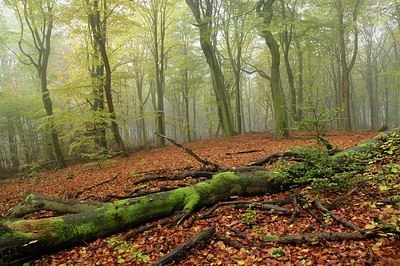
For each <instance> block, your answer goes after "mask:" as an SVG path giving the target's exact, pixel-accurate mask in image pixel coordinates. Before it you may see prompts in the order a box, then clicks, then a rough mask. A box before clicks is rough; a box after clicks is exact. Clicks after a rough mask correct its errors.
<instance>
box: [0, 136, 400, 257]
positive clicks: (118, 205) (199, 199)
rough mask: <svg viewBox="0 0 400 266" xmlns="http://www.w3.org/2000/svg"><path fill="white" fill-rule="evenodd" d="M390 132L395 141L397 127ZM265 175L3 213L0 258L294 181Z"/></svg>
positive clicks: (384, 142) (227, 176) (227, 175)
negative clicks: (31, 213) (60, 209)
mask: <svg viewBox="0 0 400 266" xmlns="http://www.w3.org/2000/svg"><path fill="white" fill-rule="evenodd" d="M395 133H396V134H397V135H396V136H397V141H398V134H399V130H396V131H395ZM391 134H394V133H392V132H389V133H388V132H385V133H382V134H380V135H379V136H377V137H376V138H374V139H372V140H371V141H369V142H364V143H362V144H361V145H359V146H357V147H358V148H357V147H355V148H351V149H349V152H350V155H351V156H354V155H355V154H357V155H360V156H362V153H369V151H370V150H368V149H366V148H365V147H367V146H369V147H372V148H373V150H374V152H379V151H382V150H383V151H387V149H388V143H390V141H392V139H391V137H390V136H391ZM393 136H394V135H393ZM396 145H398V144H396ZM396 152H398V150H397V151H396ZM334 156H335V158H336V159H337V160H338V161H340V162H344V161H345V160H344V159H343V158H344V157H348V156H349V153H347V152H346V151H343V152H341V153H339V154H336V155H334ZM270 177H271V176H270V174H269V172H262V171H259V172H256V173H243V174H239V173H233V172H224V173H219V174H216V175H214V176H213V178H212V179H210V180H207V181H204V182H201V183H198V184H196V185H193V186H189V187H185V188H179V189H176V190H172V191H166V192H160V193H156V194H152V195H147V196H142V197H138V198H132V199H125V200H120V201H116V202H114V203H106V204H104V205H102V206H101V207H98V208H95V209H92V210H88V211H85V212H81V213H77V214H71V215H66V216H59V217H51V218H43V219H37V220H23V219H2V220H0V258H1V259H0V264H12V263H14V264H19V263H21V262H23V261H27V260H29V259H31V258H34V257H37V256H39V255H42V254H44V253H49V252H52V251H56V250H59V249H62V248H66V247H68V246H73V245H78V244H80V243H83V242H88V241H92V240H94V239H97V238H101V237H106V236H109V235H112V234H114V233H117V232H119V231H122V230H124V229H127V228H131V227H134V226H138V225H141V224H144V223H146V222H149V221H152V220H156V219H160V218H163V217H167V216H170V215H173V214H174V213H176V212H180V211H181V212H184V213H191V212H193V211H195V210H197V209H200V208H202V207H204V206H211V205H213V204H216V203H218V202H220V201H226V200H228V199H230V197H231V196H241V195H257V194H265V193H277V192H280V191H282V190H285V189H288V188H289V187H290V186H291V185H293V184H290V183H288V182H287V180H285V181H282V180H281V181H280V180H279V179H276V178H270ZM283 184H285V185H283Z"/></svg>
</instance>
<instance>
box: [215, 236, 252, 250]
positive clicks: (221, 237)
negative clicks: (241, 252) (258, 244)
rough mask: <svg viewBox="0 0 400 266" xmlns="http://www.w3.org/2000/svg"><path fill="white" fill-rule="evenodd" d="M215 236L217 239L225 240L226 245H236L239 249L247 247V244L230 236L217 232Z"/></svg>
mask: <svg viewBox="0 0 400 266" xmlns="http://www.w3.org/2000/svg"><path fill="white" fill-rule="evenodd" d="M215 238H216V239H217V240H220V241H222V242H224V244H225V245H226V246H230V247H234V248H238V249H240V248H246V246H245V245H243V244H242V243H240V242H239V241H237V240H234V239H229V238H227V237H225V236H223V235H221V234H215Z"/></svg>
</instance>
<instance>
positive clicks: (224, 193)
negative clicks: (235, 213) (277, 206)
mask: <svg viewBox="0 0 400 266" xmlns="http://www.w3.org/2000/svg"><path fill="white" fill-rule="evenodd" d="M281 190H282V187H281V186H280V184H279V183H277V182H275V181H268V180H267V179H266V176H264V175H257V176H253V175H237V174H234V173H231V172H225V173H221V174H217V175H215V176H214V177H213V178H212V179H211V180H209V181H206V182H202V183H198V184H196V185H194V186H191V187H186V188H180V189H177V190H173V191H168V192H161V193H157V194H153V195H148V196H143V197H139V198H135V199H127V200H121V201H117V202H115V203H109V204H105V205H103V206H102V207H100V208H97V209H94V210H91V211H87V212H83V213H78V214H72V215H68V216H60V217H51V218H43V219H38V220H21V219H17V220H15V219H4V220H2V221H1V224H0V226H1V230H0V235H1V237H0V255H1V257H2V261H0V263H3V264H6V263H10V264H11V263H17V262H22V261H24V260H27V259H31V258H32V257H35V256H38V255H41V254H43V253H44V252H51V251H54V250H59V249H62V248H65V247H68V246H71V245H76V244H80V243H83V241H86V242H87V241H91V240H94V239H97V238H100V237H105V236H108V235H111V234H114V233H116V232H118V231H121V230H123V229H127V228H129V227H133V226H137V225H140V224H143V223H146V222H148V221H151V220H154V219H159V218H163V217H166V216H170V215H172V214H174V213H175V212H176V211H182V212H183V213H191V212H192V211H194V210H195V209H198V208H200V207H203V206H211V205H213V204H215V203H217V202H219V201H226V200H228V199H229V198H230V196H231V195H255V194H263V193H275V192H278V191H281Z"/></svg>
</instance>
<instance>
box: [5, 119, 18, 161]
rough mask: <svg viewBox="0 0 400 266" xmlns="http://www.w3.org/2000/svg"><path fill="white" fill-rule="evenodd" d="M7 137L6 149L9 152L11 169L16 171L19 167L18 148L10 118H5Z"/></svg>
mask: <svg viewBox="0 0 400 266" xmlns="http://www.w3.org/2000/svg"><path fill="white" fill-rule="evenodd" d="M7 130H8V132H7V136H8V148H9V152H10V158H11V163H12V167H13V168H14V169H18V167H19V159H18V148H17V141H16V133H15V127H14V122H13V121H12V119H11V118H10V117H8V118H7Z"/></svg>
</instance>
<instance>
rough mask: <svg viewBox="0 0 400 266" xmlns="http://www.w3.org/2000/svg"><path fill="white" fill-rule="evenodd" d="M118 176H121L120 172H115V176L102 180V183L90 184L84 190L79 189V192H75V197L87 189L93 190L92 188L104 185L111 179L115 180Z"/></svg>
mask: <svg viewBox="0 0 400 266" xmlns="http://www.w3.org/2000/svg"><path fill="white" fill-rule="evenodd" d="M118 176H120V174H119V173H117V174H115V175H114V176H113V177H111V178H110V179H107V180H104V181H101V182H100V183H97V184H94V185H92V186H90V187H87V188H85V189H84V190H81V191H77V192H75V193H74V198H77V197H79V196H80V195H82V194H83V193H85V192H86V191H89V190H91V189H93V188H95V187H98V186H101V185H104V184H106V183H108V182H111V181H113V180H115V179H116V178H117V177H118Z"/></svg>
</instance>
